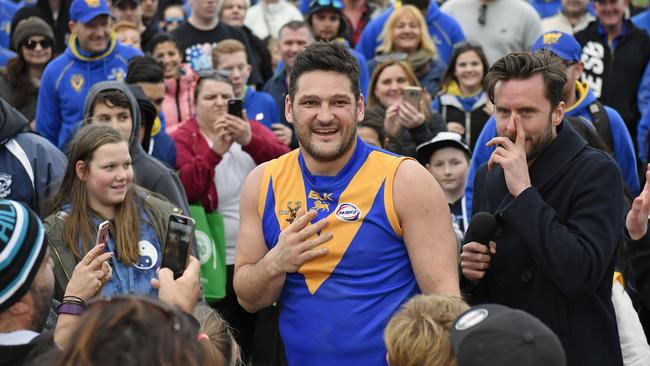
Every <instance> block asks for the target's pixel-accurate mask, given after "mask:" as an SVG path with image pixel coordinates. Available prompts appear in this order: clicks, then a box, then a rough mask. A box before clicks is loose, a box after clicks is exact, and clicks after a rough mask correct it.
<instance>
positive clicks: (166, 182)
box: [83, 81, 189, 215]
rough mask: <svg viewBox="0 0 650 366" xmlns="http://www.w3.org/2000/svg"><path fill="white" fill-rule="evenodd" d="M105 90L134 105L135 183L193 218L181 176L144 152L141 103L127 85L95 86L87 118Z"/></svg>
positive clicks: (131, 147) (131, 148) (86, 109)
mask: <svg viewBox="0 0 650 366" xmlns="http://www.w3.org/2000/svg"><path fill="white" fill-rule="evenodd" d="M104 90H119V91H121V92H122V93H124V94H125V95H126V96H127V97H128V98H129V100H130V102H131V117H132V120H133V128H131V136H130V137H129V152H130V153H131V159H132V161H133V170H134V172H135V183H136V184H137V185H139V186H141V187H143V188H146V189H148V190H150V191H152V192H156V193H158V194H160V195H162V196H164V197H165V198H167V199H168V200H169V202H171V203H172V204H174V205H176V207H178V208H180V209H181V210H183V212H184V213H185V214H186V215H187V214H189V207H188V205H187V199H186V196H185V191H184V190H183V186H182V185H181V182H180V180H179V179H178V176H176V173H174V172H173V171H172V170H170V169H169V168H167V167H166V166H165V165H164V164H163V163H161V162H159V161H158V160H156V159H155V158H154V157H151V156H149V155H148V154H147V153H146V152H145V151H144V149H142V145H141V144H140V138H139V132H140V120H141V119H140V109H139V107H138V101H137V100H136V99H135V97H134V96H133V94H132V93H131V91H130V90H129V87H128V86H127V85H126V84H125V83H123V82H119V81H103V82H101V83H97V84H95V85H93V86H92V87H91V88H90V90H89V91H88V95H87V96H86V101H85V103H84V107H83V115H84V116H89V115H90V112H91V111H90V108H91V106H92V102H93V100H94V99H95V97H96V96H97V94H98V93H99V92H101V91H104ZM84 123H89V121H87V119H84Z"/></svg>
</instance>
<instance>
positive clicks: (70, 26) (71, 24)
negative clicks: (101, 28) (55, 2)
mask: <svg viewBox="0 0 650 366" xmlns="http://www.w3.org/2000/svg"><path fill="white" fill-rule="evenodd" d="M68 29H69V30H70V33H74V32H75V30H77V22H73V21H72V20H71V21H69V22H68Z"/></svg>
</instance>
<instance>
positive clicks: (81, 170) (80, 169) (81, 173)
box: [74, 160, 86, 182]
mask: <svg viewBox="0 0 650 366" xmlns="http://www.w3.org/2000/svg"><path fill="white" fill-rule="evenodd" d="M74 171H75V173H76V174H77V178H79V180H80V181H82V182H85V181H86V164H85V163H84V162H83V161H81V160H79V161H77V162H76V163H75V164H74Z"/></svg>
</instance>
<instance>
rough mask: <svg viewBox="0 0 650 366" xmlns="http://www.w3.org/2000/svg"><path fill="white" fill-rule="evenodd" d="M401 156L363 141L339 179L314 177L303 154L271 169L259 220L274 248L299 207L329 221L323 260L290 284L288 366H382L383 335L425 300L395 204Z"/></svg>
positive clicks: (285, 327) (283, 304) (283, 311)
mask: <svg viewBox="0 0 650 366" xmlns="http://www.w3.org/2000/svg"><path fill="white" fill-rule="evenodd" d="M404 159H406V158H404V157H398V156H395V155H392V154H390V153H387V152H385V151H383V150H380V149H377V148H375V147H373V146H370V145H366V144H365V143H364V142H363V141H362V140H361V139H359V138H357V146H356V149H355V151H354V153H353V156H352V158H351V159H350V161H349V162H348V163H347V164H346V165H345V167H344V168H343V169H342V170H341V171H340V172H339V174H337V175H336V176H334V177H326V176H314V175H312V174H310V173H309V171H308V170H307V167H306V165H305V162H304V159H303V156H302V154H301V152H300V149H298V150H294V151H292V152H290V153H288V154H286V155H284V156H282V157H280V158H278V159H275V160H273V161H270V162H269V164H268V165H267V167H266V169H265V171H264V174H263V178H262V184H261V187H260V201H259V214H260V217H261V218H262V228H263V233H264V240H265V242H266V245H267V246H268V248H269V249H271V248H273V246H275V244H276V243H277V240H278V236H279V234H280V231H281V230H283V229H285V228H286V227H287V226H289V225H290V223H291V222H293V220H294V218H295V215H296V213H297V211H298V209H300V208H305V209H308V210H309V209H314V210H317V212H318V216H317V217H316V219H314V221H313V223H315V222H316V221H318V220H320V219H322V218H327V221H328V226H327V227H326V228H325V229H323V232H331V233H332V234H333V239H332V240H330V241H329V242H327V243H325V244H323V246H325V247H327V248H329V253H328V254H327V255H326V256H323V257H320V258H316V259H314V260H311V261H309V262H307V263H305V264H303V266H302V267H301V268H300V269H299V271H298V272H297V273H290V274H287V276H286V282H285V284H284V288H283V291H282V294H281V296H280V299H279V301H278V302H279V305H280V332H281V334H282V338H283V341H284V344H285V348H286V354H287V360H288V362H289V365H385V364H386V359H385V357H386V349H385V346H384V342H383V332H384V328H385V327H386V324H387V323H388V320H389V319H390V317H391V316H392V314H393V313H394V312H395V311H396V310H397V309H398V308H399V306H400V305H401V304H402V303H403V302H404V301H406V300H407V299H408V298H409V297H411V296H412V295H414V294H416V293H417V292H419V289H418V287H417V283H416V281H415V276H414V274H413V270H412V268H411V263H410V261H409V257H408V253H407V251H406V248H405V246H404V242H403V240H402V229H401V227H400V225H399V222H398V219H397V214H396V212H395V207H394V206H393V178H394V176H395V172H396V170H397V167H398V166H399V164H400V163H401V162H402V161H403V160H404Z"/></svg>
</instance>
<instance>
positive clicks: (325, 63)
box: [289, 42, 361, 102]
mask: <svg viewBox="0 0 650 366" xmlns="http://www.w3.org/2000/svg"><path fill="white" fill-rule="evenodd" d="M312 71H330V72H336V73H339V74H343V75H345V76H346V77H347V78H348V79H349V80H350V84H351V86H352V93H353V94H354V98H355V100H358V99H359V95H360V94H361V92H360V89H359V65H358V63H357V59H356V58H354V56H352V54H350V52H349V51H348V50H347V48H346V46H344V45H343V44H341V43H339V42H316V43H312V44H310V45H309V46H307V47H306V48H305V49H304V50H302V51H301V52H300V53H298V56H297V57H296V62H295V64H294V65H293V70H291V78H290V82H289V98H290V99H291V101H292V102H293V98H294V97H295V96H296V91H297V89H298V79H300V76H302V74H304V73H308V72H312Z"/></svg>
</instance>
